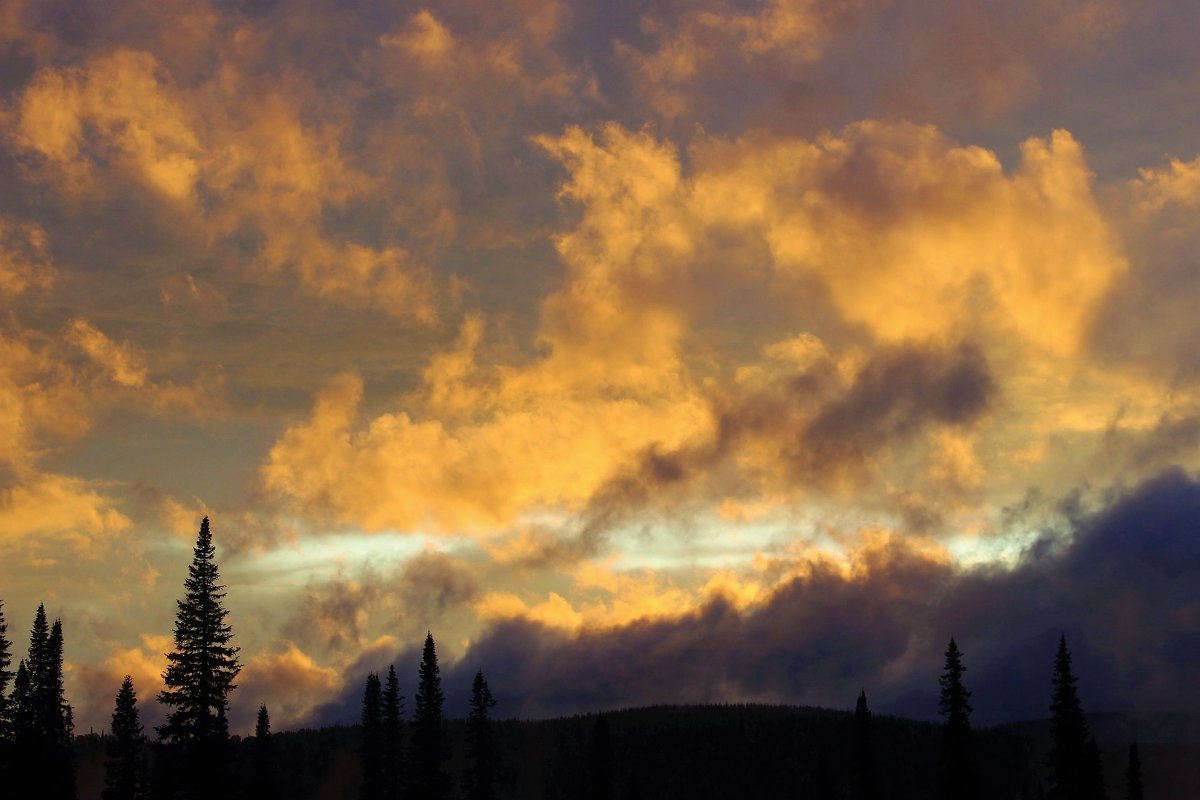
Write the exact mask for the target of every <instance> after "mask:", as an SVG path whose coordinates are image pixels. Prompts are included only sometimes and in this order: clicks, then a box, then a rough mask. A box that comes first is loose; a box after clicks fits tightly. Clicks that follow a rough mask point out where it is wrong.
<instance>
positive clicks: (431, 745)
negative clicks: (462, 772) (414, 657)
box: [409, 633, 450, 800]
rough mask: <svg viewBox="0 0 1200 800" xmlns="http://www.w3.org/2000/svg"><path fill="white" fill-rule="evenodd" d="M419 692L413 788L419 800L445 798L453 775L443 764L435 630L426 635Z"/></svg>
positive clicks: (441, 695) (413, 751)
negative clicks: (449, 774)
mask: <svg viewBox="0 0 1200 800" xmlns="http://www.w3.org/2000/svg"><path fill="white" fill-rule="evenodd" d="M417 676H418V679H417V696H416V701H415V702H414V704H413V705H414V706H415V708H414V709H413V711H414V713H413V741H412V751H411V761H410V764H409V767H410V769H411V771H412V790H413V796H414V797H415V798H416V800H445V798H446V797H448V796H449V794H450V777H449V776H448V775H447V774H446V772H445V770H444V769H443V768H442V764H443V762H444V761H445V760H446V753H445V751H444V750H443V748H442V705H443V704H444V703H445V699H446V698H445V696H444V695H443V694H442V676H441V672H440V671H439V669H438V659H437V650H436V649H435V647H434V643H433V634H432V633H427V634H426V635H425V647H424V649H423V651H422V653H421V666H420V668H419V669H418V671H417Z"/></svg>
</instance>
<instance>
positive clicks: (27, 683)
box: [10, 605, 75, 800]
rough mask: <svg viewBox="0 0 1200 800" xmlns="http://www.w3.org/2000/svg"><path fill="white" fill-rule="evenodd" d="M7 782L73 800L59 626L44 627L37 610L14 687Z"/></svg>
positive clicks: (52, 798) (70, 726)
mask: <svg viewBox="0 0 1200 800" xmlns="http://www.w3.org/2000/svg"><path fill="white" fill-rule="evenodd" d="M12 701H13V706H14V708H13V742H12V750H11V770H10V772H11V775H12V780H13V781H14V782H15V783H17V784H18V785H28V786H36V787H38V788H37V793H38V796H39V797H43V798H47V800H73V798H74V797H75V769H74V756H73V753H72V750H71V740H72V736H73V733H74V723H73V713H72V711H71V707H70V706H69V705H68V704H67V702H66V699H65V697H64V695H63V632H62V621H61V620H55V621H54V625H53V626H51V625H49V623H48V622H47V618H46V607H45V606H44V605H39V606H38V610H37V613H36V614H35V615H34V618H33V627H32V629H31V630H30V633H29V651H28V654H27V660H26V661H22V662H21V664H20V666H19V667H18V669H17V676H16V680H15V682H14V687H13V695H12Z"/></svg>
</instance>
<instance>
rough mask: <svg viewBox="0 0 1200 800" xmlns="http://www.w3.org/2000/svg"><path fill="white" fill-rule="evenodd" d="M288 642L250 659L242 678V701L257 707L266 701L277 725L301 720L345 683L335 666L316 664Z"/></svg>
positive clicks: (273, 722)
mask: <svg viewBox="0 0 1200 800" xmlns="http://www.w3.org/2000/svg"><path fill="white" fill-rule="evenodd" d="M285 645H286V646H285V647H284V648H283V649H282V650H280V651H277V652H264V653H260V654H258V655H256V656H254V657H253V658H251V659H250V660H249V661H247V662H246V665H245V667H244V668H243V670H242V673H241V680H240V681H239V683H240V688H239V696H240V698H241V699H242V702H243V703H245V704H248V705H250V706H252V707H254V708H257V707H258V705H259V704H260V703H266V705H267V707H268V709H269V710H270V714H271V723H272V725H274V726H276V727H283V726H287V725H294V724H296V723H298V722H300V721H302V720H303V719H304V718H305V717H306V716H307V714H308V713H309V712H310V711H312V709H313V708H314V707H315V706H316V705H318V704H320V703H322V702H325V701H327V700H328V699H329V697H330V696H331V695H333V693H334V692H336V691H337V690H338V689H339V688H341V686H342V679H341V677H340V675H339V673H338V671H337V670H336V669H333V668H332V667H322V666H321V665H319V664H317V662H316V661H314V660H313V659H312V657H311V656H309V655H308V654H307V653H305V652H304V651H303V650H301V649H300V648H299V647H297V646H296V645H295V644H293V643H292V642H286V643H285Z"/></svg>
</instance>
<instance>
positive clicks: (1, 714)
mask: <svg viewBox="0 0 1200 800" xmlns="http://www.w3.org/2000/svg"><path fill="white" fill-rule="evenodd" d="M11 666H12V642H11V641H9V639H8V623H7V622H5V620H4V601H3V600H0V746H4V745H5V744H7V743H9V742H10V741H11V740H12V703H11V702H10V700H9V696H8V685H9V683H11V682H12V679H13V678H14V677H15V676H16V673H15V672H13V671H12V670H11V669H9V667H11ZM5 755H7V754H5ZM0 763H3V760H2V759H0Z"/></svg>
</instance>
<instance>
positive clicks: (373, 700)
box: [358, 672, 386, 800]
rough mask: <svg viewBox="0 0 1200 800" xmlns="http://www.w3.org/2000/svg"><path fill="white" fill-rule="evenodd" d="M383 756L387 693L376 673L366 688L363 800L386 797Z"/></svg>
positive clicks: (360, 753) (360, 789)
mask: <svg viewBox="0 0 1200 800" xmlns="http://www.w3.org/2000/svg"><path fill="white" fill-rule="evenodd" d="M383 756H384V734H383V692H382V691H381V689H380V688H379V676H378V675H376V674H375V673H374V672H372V673H371V674H370V675H368V676H367V681H366V685H365V686H364V687H363V700H362V746H361V748H360V749H359V757H360V759H361V762H362V783H361V784H360V785H359V789H358V796H359V797H360V798H362V800H382V798H383V797H384V796H385V786H386V784H385V781H384V775H383Z"/></svg>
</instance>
